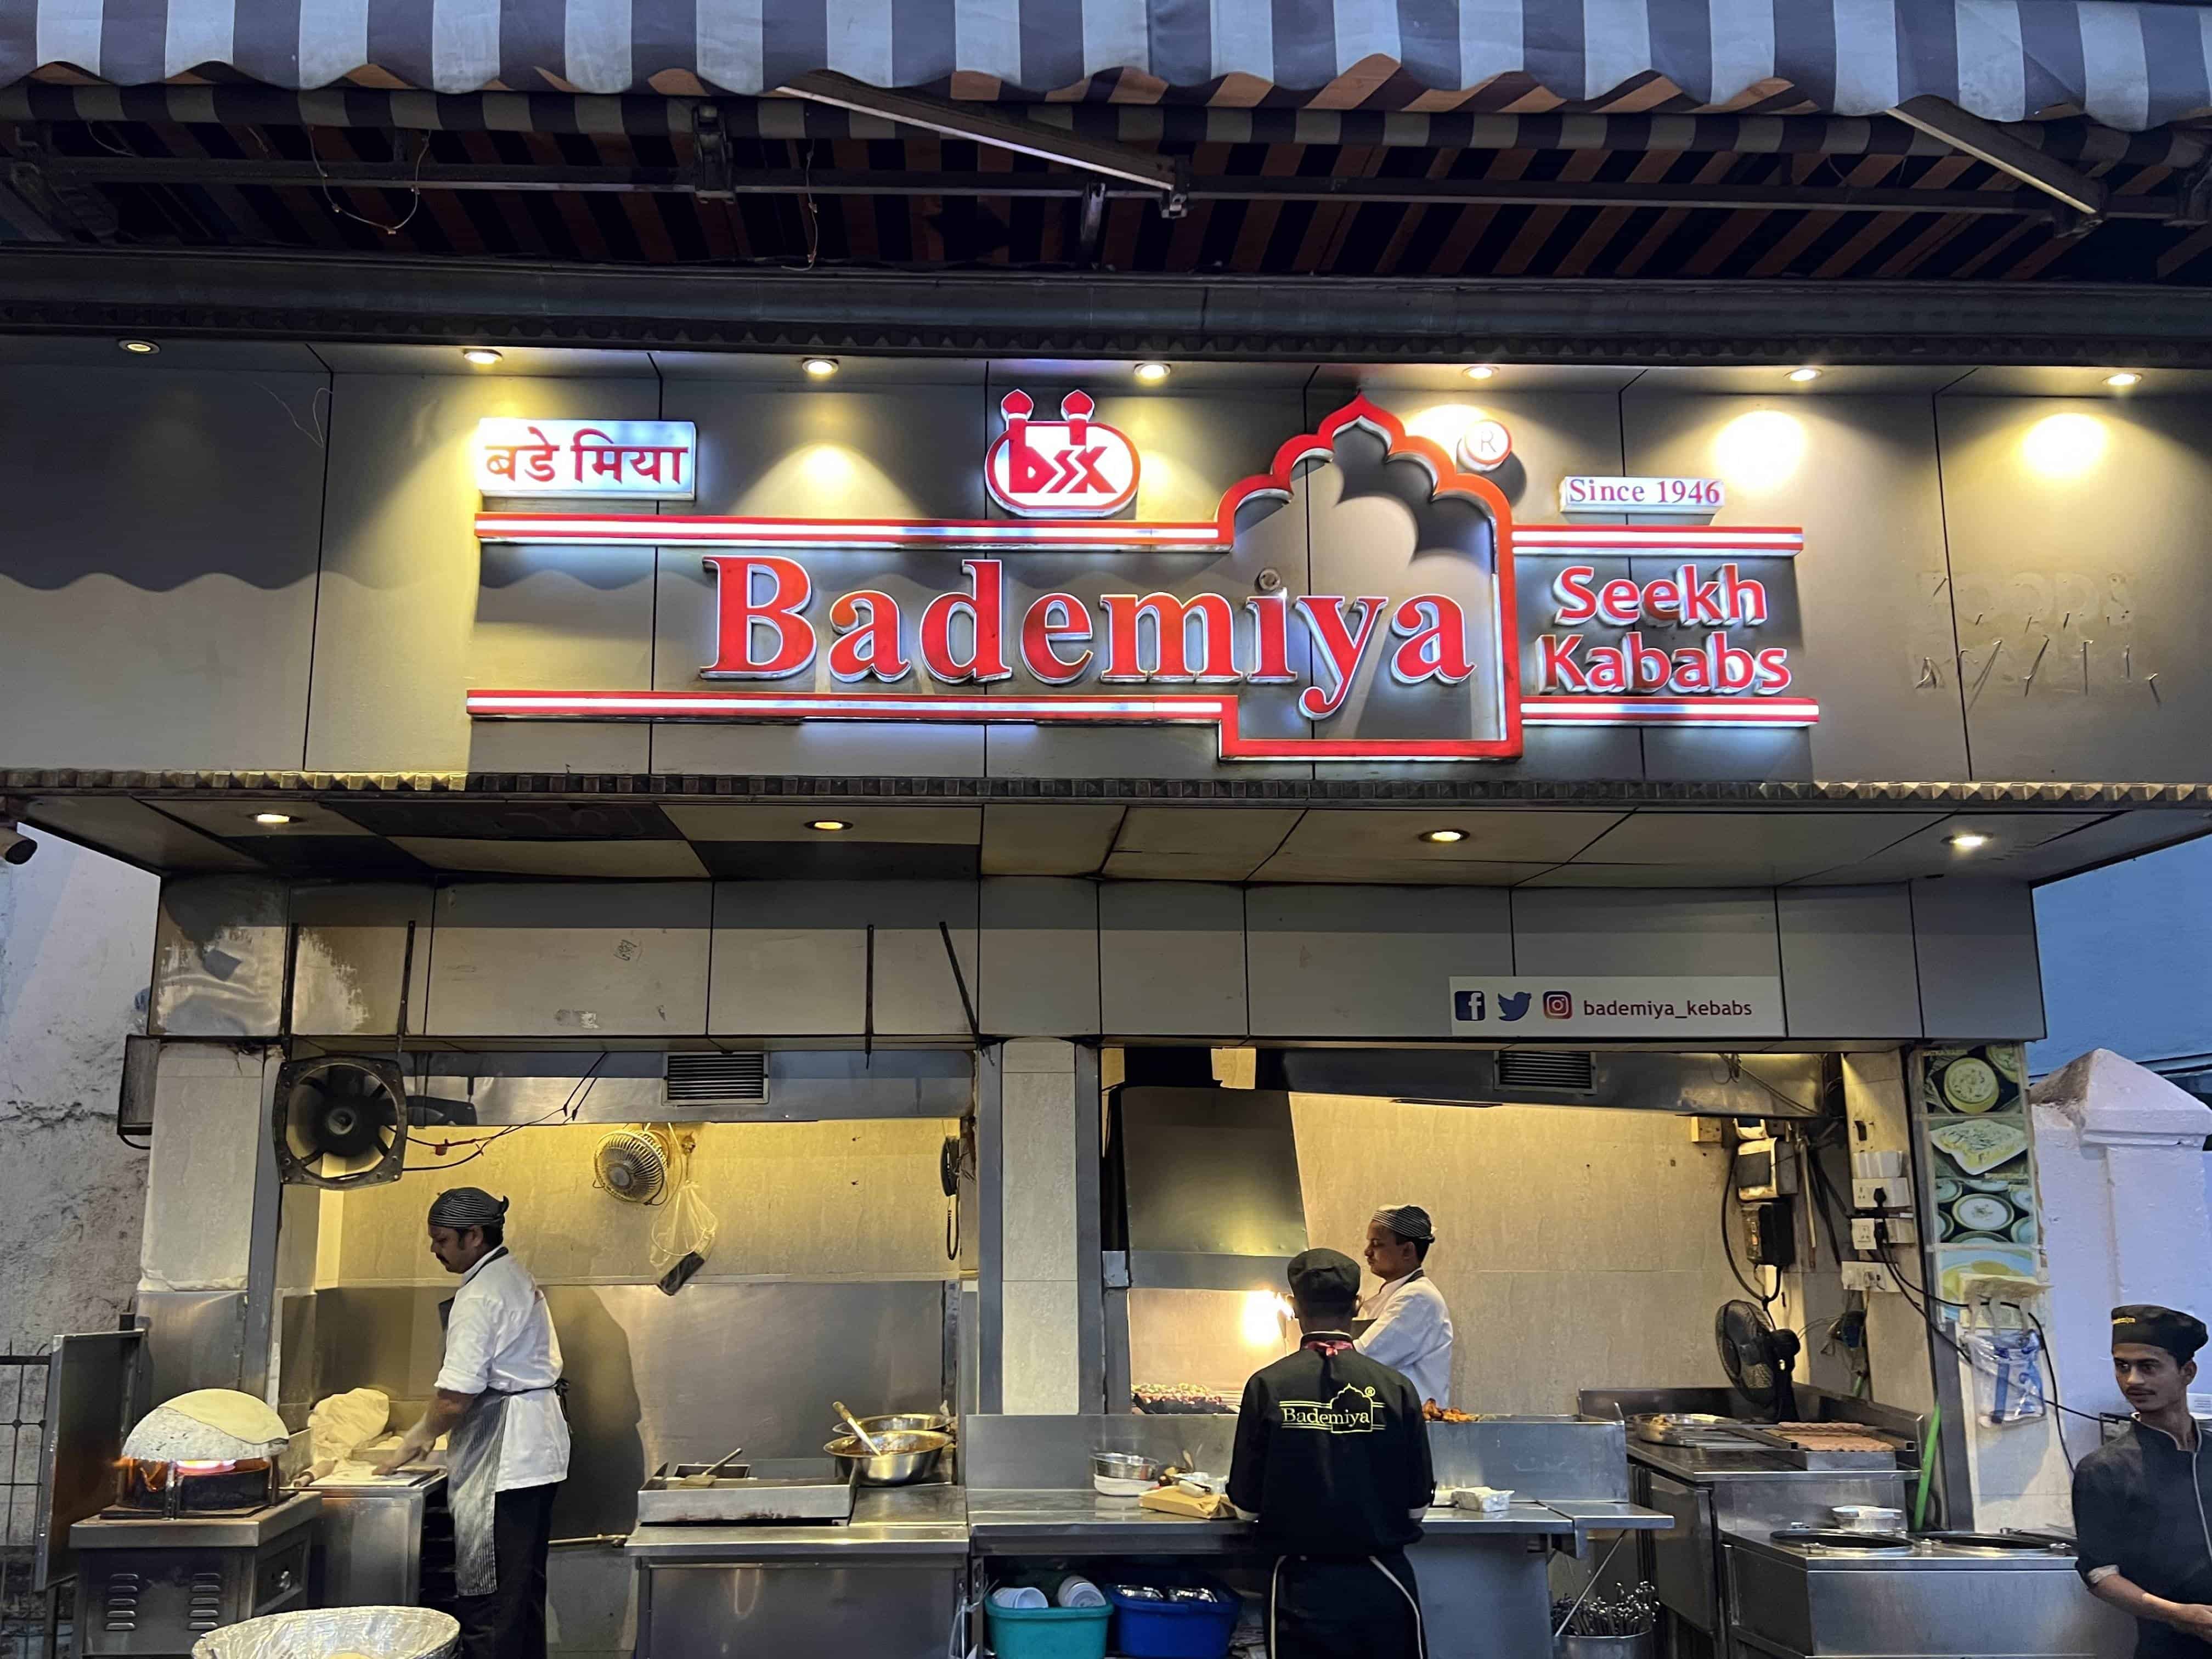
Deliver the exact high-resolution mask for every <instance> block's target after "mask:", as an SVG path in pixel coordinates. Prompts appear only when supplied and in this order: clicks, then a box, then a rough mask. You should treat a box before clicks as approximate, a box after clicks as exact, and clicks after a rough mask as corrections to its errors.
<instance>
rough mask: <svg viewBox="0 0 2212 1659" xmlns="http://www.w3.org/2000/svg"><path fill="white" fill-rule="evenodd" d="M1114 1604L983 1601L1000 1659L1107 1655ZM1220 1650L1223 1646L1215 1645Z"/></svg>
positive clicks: (1088, 1658)
mask: <svg viewBox="0 0 2212 1659" xmlns="http://www.w3.org/2000/svg"><path fill="white" fill-rule="evenodd" d="M1113 1616H1114V1609H1113V1608H1111V1607H1000V1606H999V1605H998V1604H997V1603H996V1602H993V1601H986V1602H984V1603H983V1617H984V1620H986V1621H987V1624H988V1625H989V1626H990V1631H991V1648H992V1650H993V1651H994V1652H995V1653H996V1654H997V1655H998V1656H999V1659H1105V1654H1106V1623H1107V1620H1109V1619H1111V1618H1112V1617H1113ZM1214 1651H1215V1653H1216V1654H1217V1655H1218V1654H1219V1652H1220V1651H1221V1650H1219V1649H1216V1650H1214Z"/></svg>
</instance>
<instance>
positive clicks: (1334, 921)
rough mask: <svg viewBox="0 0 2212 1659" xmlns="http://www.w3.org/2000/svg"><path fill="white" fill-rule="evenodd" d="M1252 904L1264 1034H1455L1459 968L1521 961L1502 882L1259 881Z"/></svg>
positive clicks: (1249, 947)
mask: <svg viewBox="0 0 2212 1659" xmlns="http://www.w3.org/2000/svg"><path fill="white" fill-rule="evenodd" d="M1245 915H1246V933H1245V940H1244V945H1245V963H1246V968H1245V971H1246V974H1247V975H1248V976H1249V981H1250V984H1251V987H1252V1035H1253V1036H1283V1037H1336V1036H1359V1037H1372V1038H1380V1037H1386V1036H1405V1037H1440V1036H1450V1035H1451V1004H1450V998H1449V995H1448V994H1447V992H1446V987H1447V986H1448V985H1449V981H1450V979H1451V976H1452V975H1454V974H1510V973H1511V972H1512V971H1513V932H1512V923H1511V917H1510V904H1509V902H1508V901H1507V899H1506V896H1505V892H1504V890H1502V889H1498V888H1488V887H1321V886H1312V887H1308V886H1281V887H1255V888H1253V889H1251V890H1250V891H1249V893H1247V894H1246V896H1245Z"/></svg>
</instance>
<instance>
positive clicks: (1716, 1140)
mask: <svg viewBox="0 0 2212 1659" xmlns="http://www.w3.org/2000/svg"><path fill="white" fill-rule="evenodd" d="M1725 1129H1726V1126H1725V1125H1724V1124H1723V1121H1722V1120H1720V1119H1719V1118H1717V1117H1693V1118H1692V1119H1691V1120H1690V1144H1691V1145H1692V1146H1719V1145H1720V1144H1721V1139H1722V1136H1723V1133H1725Z"/></svg>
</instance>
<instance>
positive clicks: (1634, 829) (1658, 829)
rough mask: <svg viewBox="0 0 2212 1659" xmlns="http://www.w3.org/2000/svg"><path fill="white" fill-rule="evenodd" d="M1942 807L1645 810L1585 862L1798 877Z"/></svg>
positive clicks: (1869, 850)
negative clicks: (1914, 809)
mask: <svg viewBox="0 0 2212 1659" xmlns="http://www.w3.org/2000/svg"><path fill="white" fill-rule="evenodd" d="M1946 816H1947V815H1946V814H1944V813H1942V812H1802V811H1796V812H1757V811H1748V812H1747V811H1741V810H1731V811H1725V812H1666V811H1656V812H1655V811H1642V812H1637V813H1635V814H1633V815H1632V816H1631V817H1628V818H1626V819H1625V820H1624V821H1622V822H1621V823H1618V824H1616V825H1614V826H1613V828H1612V829H1609V830H1607V832H1606V833H1605V834H1604V835H1603V836H1600V837H1599V838H1598V839H1597V840H1595V842H1591V843H1590V845H1589V846H1588V847H1586V848H1583V851H1582V852H1581V854H1578V855H1577V858H1576V860H1575V861H1576V862H1577V864H1637V865H1681V866H1720V865H1729V866H1737V867H1740V868H1745V869H1754V870H1755V869H1762V868H1765V869H1771V872H1772V874H1771V877H1770V878H1769V879H1772V880H1778V881H1788V880H1792V879H1794V878H1796V877H1799V876H1810V875H1815V874H1818V873H1819V872H1821V871H1823V870H1828V869H1832V868H1833V867H1834V866H1837V865H1838V864H1844V863H1848V862H1850V861H1851V860H1857V859H1863V858H1868V857H1870V856H1872V855H1873V854H1876V853H1878V852H1880V851H1881V849H1882V848H1886V847H1889V846H1893V845H1894V844H1895V843H1896V842H1900V841H1903V840H1905V837H1907V836H1911V835H1913V834H1915V833H1916V832H1917V831H1919V830H1923V829H1927V828H1928V827H1929V825H1931V824H1935V823H1941V822H1942V819H1943V818H1944V817H1946Z"/></svg>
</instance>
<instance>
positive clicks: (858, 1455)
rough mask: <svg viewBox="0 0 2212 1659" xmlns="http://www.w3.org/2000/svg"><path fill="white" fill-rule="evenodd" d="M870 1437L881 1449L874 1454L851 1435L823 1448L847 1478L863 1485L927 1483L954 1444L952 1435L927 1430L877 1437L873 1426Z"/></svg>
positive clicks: (878, 1435) (907, 1431)
mask: <svg viewBox="0 0 2212 1659" xmlns="http://www.w3.org/2000/svg"><path fill="white" fill-rule="evenodd" d="M868 1435H869V1437H870V1438H871V1439H872V1440H873V1441H874V1442H875V1443H876V1445H877V1447H878V1450H877V1451H876V1452H874V1453H873V1454H871V1453H870V1452H869V1450H868V1449H867V1448H866V1446H864V1445H862V1444H861V1443H860V1440H859V1438H858V1437H855V1436H853V1435H849V1434H848V1435H846V1436H844V1437H842V1438H840V1439H836V1440H832V1441H831V1442H830V1443H829V1444H828V1445H826V1446H824V1447H823V1451H825V1452H828V1453H829V1455H830V1456H831V1457H833V1458H835V1459H836V1461H837V1467H838V1468H839V1469H840V1470H841V1471H842V1473H843V1474H845V1475H846V1476H847V1477H848V1478H849V1479H851V1480H854V1481H857V1482H858V1483H859V1484H860V1485H861V1486H913V1485H914V1484H915V1482H916V1481H919V1480H928V1479H929V1477H930V1476H931V1475H933V1474H936V1473H937V1465H938V1461H939V1459H940V1458H942V1457H943V1456H944V1455H945V1448H946V1447H948V1446H950V1445H951V1443H952V1437H951V1436H950V1435H945V1434H937V1433H933V1432H931V1431H926V1430H905V1431H895V1432H892V1433H890V1434H878V1433H877V1432H876V1431H875V1430H874V1429H873V1428H870V1429H869V1431H868Z"/></svg>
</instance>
